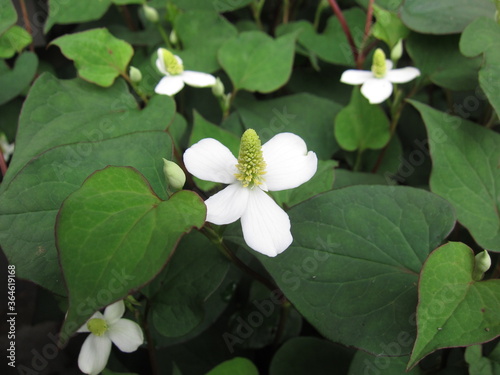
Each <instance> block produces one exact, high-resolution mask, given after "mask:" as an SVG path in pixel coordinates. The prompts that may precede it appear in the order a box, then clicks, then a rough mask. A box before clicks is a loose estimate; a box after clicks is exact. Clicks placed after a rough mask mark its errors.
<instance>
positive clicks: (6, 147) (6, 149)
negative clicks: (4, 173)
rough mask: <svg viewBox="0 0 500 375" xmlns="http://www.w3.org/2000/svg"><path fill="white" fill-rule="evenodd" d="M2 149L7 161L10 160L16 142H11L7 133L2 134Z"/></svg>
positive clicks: (0, 148) (0, 140) (0, 147)
mask: <svg viewBox="0 0 500 375" xmlns="http://www.w3.org/2000/svg"><path fill="white" fill-rule="evenodd" d="M0 151H1V152H2V154H3V160H5V161H8V160H9V159H10V156H11V155H12V154H13V153H14V143H9V141H8V140H7V137H6V136H5V134H0Z"/></svg>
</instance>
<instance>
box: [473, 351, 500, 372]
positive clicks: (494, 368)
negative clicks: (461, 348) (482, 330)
mask: <svg viewBox="0 0 500 375" xmlns="http://www.w3.org/2000/svg"><path fill="white" fill-rule="evenodd" d="M465 361H466V362H467V364H468V365H469V374H470V375H500V344H497V345H496V346H495V349H493V350H492V352H491V353H490V354H489V355H488V356H487V357H483V355H482V345H472V346H469V347H467V348H466V349H465Z"/></svg>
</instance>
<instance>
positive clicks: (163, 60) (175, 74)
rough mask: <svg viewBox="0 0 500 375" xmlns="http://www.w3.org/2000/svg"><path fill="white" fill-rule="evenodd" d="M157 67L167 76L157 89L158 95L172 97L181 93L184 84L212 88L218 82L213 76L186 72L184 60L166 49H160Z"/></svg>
mask: <svg viewBox="0 0 500 375" xmlns="http://www.w3.org/2000/svg"><path fill="white" fill-rule="evenodd" d="M156 67H157V68H158V70H159V71H160V72H161V73H162V74H164V75H165V77H163V78H162V79H161V80H160V82H159V83H158V84H157V85H156V87H155V92H156V93H157V94H163V95H169V96H172V95H175V94H177V93H178V92H179V91H181V90H182V88H183V87H184V84H187V85H189V86H193V87H210V86H213V85H215V82H216V80H215V77H214V76H213V75H211V74H207V73H202V72H193V71H190V70H184V66H183V65H182V59H181V58H180V57H179V56H176V55H174V54H172V52H170V51H169V50H166V49H165V48H159V49H158V57H157V59H156Z"/></svg>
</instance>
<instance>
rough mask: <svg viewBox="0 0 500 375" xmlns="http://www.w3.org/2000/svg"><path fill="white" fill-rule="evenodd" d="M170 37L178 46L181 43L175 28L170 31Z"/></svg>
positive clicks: (173, 43)
mask: <svg viewBox="0 0 500 375" xmlns="http://www.w3.org/2000/svg"><path fill="white" fill-rule="evenodd" d="M168 39H169V41H170V43H172V45H174V46H176V45H177V44H178V43H179V37H178V36H177V33H176V32H175V30H172V31H171V32H170V35H169V36H168Z"/></svg>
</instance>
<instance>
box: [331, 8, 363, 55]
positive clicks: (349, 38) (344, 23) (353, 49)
mask: <svg viewBox="0 0 500 375" xmlns="http://www.w3.org/2000/svg"><path fill="white" fill-rule="evenodd" d="M328 2H329V3H330V6H331V7H332V9H333V12H334V13H335V15H336V16H337V18H338V19H339V22H340V26H341V27H342V30H343V31H344V34H345V36H346V37H347V41H348V42H349V46H350V47H351V52H352V56H353V57H354V61H356V62H357V61H358V50H357V48H356V44H355V43H354V39H353V37H352V34H351V30H350V29H349V25H347V21H346V20H345V18H344V14H343V13H342V10H341V9H340V8H339V5H338V4H337V1H336V0H328Z"/></svg>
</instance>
